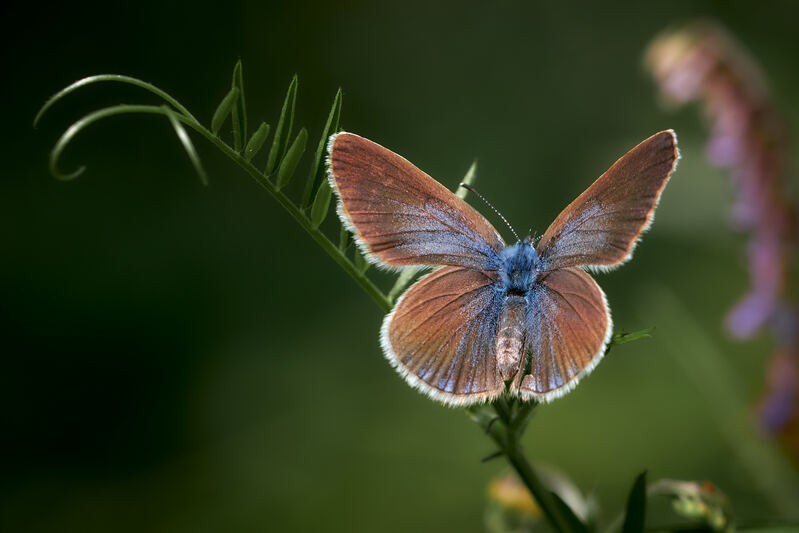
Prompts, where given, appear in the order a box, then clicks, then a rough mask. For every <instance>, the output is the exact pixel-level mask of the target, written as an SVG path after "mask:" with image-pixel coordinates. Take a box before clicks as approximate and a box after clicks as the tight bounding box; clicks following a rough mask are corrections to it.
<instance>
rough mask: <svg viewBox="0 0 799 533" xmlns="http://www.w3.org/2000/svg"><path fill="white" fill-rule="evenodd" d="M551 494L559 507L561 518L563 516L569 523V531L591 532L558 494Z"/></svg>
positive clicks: (573, 532) (576, 532)
mask: <svg viewBox="0 0 799 533" xmlns="http://www.w3.org/2000/svg"><path fill="white" fill-rule="evenodd" d="M550 494H551V495H552V499H553V500H554V501H555V505H557V506H558V509H559V510H560V514H561V516H563V517H564V518H565V520H566V522H567V523H568V525H569V531H571V532H572V533H589V532H590V530H589V529H588V526H586V525H585V524H584V523H583V521H582V520H580V519H579V518H578V517H577V515H576V514H574V511H572V508H571V507H569V505H568V504H567V503H566V502H564V501H563V499H562V498H561V497H560V496H559V495H558V493H557V492H550Z"/></svg>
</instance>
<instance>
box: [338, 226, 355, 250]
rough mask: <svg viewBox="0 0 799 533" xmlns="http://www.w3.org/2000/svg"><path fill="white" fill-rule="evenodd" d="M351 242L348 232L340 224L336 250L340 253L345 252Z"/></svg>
mask: <svg viewBox="0 0 799 533" xmlns="http://www.w3.org/2000/svg"><path fill="white" fill-rule="evenodd" d="M351 241H352V236H351V235H350V230H348V229H347V228H345V227H344V225H343V224H342V226H341V229H340V230H339V234H338V249H339V250H341V251H342V252H343V251H345V250H346V249H347V248H348V247H349V245H350V242H351Z"/></svg>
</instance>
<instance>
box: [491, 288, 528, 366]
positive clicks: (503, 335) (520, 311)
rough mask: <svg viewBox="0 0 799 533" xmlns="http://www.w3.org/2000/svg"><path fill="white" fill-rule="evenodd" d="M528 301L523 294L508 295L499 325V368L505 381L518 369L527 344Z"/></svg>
mask: <svg viewBox="0 0 799 533" xmlns="http://www.w3.org/2000/svg"><path fill="white" fill-rule="evenodd" d="M526 309H527V301H526V299H525V298H524V297H523V296H508V297H507V299H506V300H505V308H504V309H503V310H502V313H501V314H500V317H499V322H498V325H497V339H496V354H497V355H496V357H497V368H498V369H499V373H500V375H501V376H502V379H503V381H507V380H509V379H510V378H512V377H513V376H514V375H515V374H516V373H517V372H518V371H519V366H520V364H521V360H522V352H523V350H524V346H525V338H524V331H525V327H524V320H525V314H526Z"/></svg>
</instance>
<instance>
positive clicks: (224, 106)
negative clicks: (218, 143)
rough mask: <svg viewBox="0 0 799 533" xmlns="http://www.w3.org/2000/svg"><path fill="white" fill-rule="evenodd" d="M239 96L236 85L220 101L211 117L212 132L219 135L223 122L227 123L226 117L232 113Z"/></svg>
mask: <svg viewBox="0 0 799 533" xmlns="http://www.w3.org/2000/svg"><path fill="white" fill-rule="evenodd" d="M238 97H239V90H238V89H237V88H236V87H232V88H231V89H230V90H229V91H228V92H227V94H226V95H225V97H224V98H223V99H222V101H221V102H219V105H218V106H217V107H216V111H214V116H213V118H212V119H211V132H212V133H213V134H214V135H219V130H220V129H222V124H224V123H225V119H227V117H228V115H230V112H231V110H232V109H233V106H235V105H236V98H238Z"/></svg>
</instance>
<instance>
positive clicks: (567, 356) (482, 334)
mask: <svg viewBox="0 0 799 533" xmlns="http://www.w3.org/2000/svg"><path fill="white" fill-rule="evenodd" d="M678 159H679V151H678V149H677V138H676V136H675V134H674V132H673V131H671V130H667V131H662V132H660V133H656V134H655V135H653V136H652V137H650V138H648V139H646V140H645V141H643V142H642V143H640V144H639V145H638V146H636V147H635V148H633V149H632V150H630V151H629V152H627V153H626V154H625V155H624V156H622V157H621V158H620V159H619V160H618V161H616V162H615V163H614V164H613V165H612V166H611V167H610V169H608V170H607V172H605V173H604V174H602V176H600V177H599V178H598V179H597V180H596V181H595V182H594V183H593V184H592V185H591V186H590V187H588V189H586V190H585V191H584V192H583V193H582V194H581V195H580V196H578V197H577V198H576V199H575V200H574V201H573V202H572V203H570V204H569V205H568V206H567V207H566V208H565V209H564V210H563V211H562V212H561V213H560V214H559V215H558V216H557V218H555V221H554V222H553V223H552V224H551V225H550V226H549V228H548V229H547V230H546V231H545V232H544V233H543V235H542V236H541V238H540V240H538V242H537V243H535V242H534V241H533V240H531V239H530V238H525V239H524V240H519V241H518V242H516V243H515V244H511V245H508V244H506V243H505V242H504V241H503V239H502V237H501V236H500V235H499V233H498V232H497V230H496V229H494V227H493V226H492V225H491V224H490V223H489V222H488V221H487V220H486V219H485V218H484V217H483V216H482V215H481V214H480V213H478V212H477V211H476V210H475V209H474V208H472V207H471V206H470V205H469V204H467V203H466V202H465V201H463V200H461V199H460V198H458V197H457V196H456V195H455V194H453V193H452V192H451V191H450V190H449V189H447V188H446V187H444V186H443V185H441V184H440V183H438V182H437V181H435V180H434V179H433V178H431V177H430V176H428V175H427V174H425V173H424V172H422V171H421V170H419V169H418V168H416V167H415V166H414V165H413V164H411V163H410V162H409V161H407V160H406V159H404V158H403V157H401V156H400V155H398V154H395V153H394V152H392V151H390V150H388V149H386V148H384V147H382V146H380V145H379V144H377V143H374V142H372V141H370V140H367V139H365V138H363V137H360V136H358V135H355V134H352V133H346V132H340V133H337V134H335V135H333V136H331V137H330V140H329V142H328V157H327V168H328V180H329V182H330V185H331V187H332V189H333V191H334V192H335V194H336V196H337V198H338V215H339V217H340V219H341V221H342V223H343V224H344V226H345V227H346V228H347V229H348V230H350V231H351V232H352V233H353V236H354V239H355V241H356V243H357V245H358V246H359V248H360V250H361V251H362V253H363V254H364V256H365V257H366V259H367V260H369V261H370V262H372V263H375V264H377V265H380V266H382V267H386V268H391V269H402V268H407V267H419V266H432V267H434V269H433V270H432V271H431V272H430V273H428V274H426V275H425V276H423V277H422V278H420V279H419V280H418V281H416V283H414V284H413V285H412V286H411V287H410V288H409V289H408V290H407V291H406V292H405V293H404V294H403V295H402V296H401V297H400V298H398V299H397V301H396V304H395V305H394V308H393V310H392V311H391V312H390V313H389V314H388V315H387V316H386V318H385V319H384V321H383V325H382V328H381V330H380V344H381V346H382V348H383V351H384V353H385V356H386V358H387V359H388V360H389V361H390V362H391V364H392V365H393V366H394V367H395V368H396V369H397V370H398V371H399V373H400V374H401V375H402V377H403V378H405V380H406V381H407V382H408V383H409V384H410V385H411V386H413V387H415V388H417V389H419V390H421V391H422V392H424V393H426V394H427V395H429V396H430V397H432V398H433V399H435V400H438V401H441V402H442V403H444V404H447V405H451V406H459V405H469V404H473V403H477V402H485V401H490V400H492V399H494V398H496V397H497V396H499V395H501V394H503V393H504V392H505V391H507V392H508V393H510V394H513V395H516V396H519V397H520V398H522V399H523V400H536V401H540V402H548V401H551V400H553V399H555V398H558V397H560V396H562V395H564V394H566V393H567V392H569V391H570V390H572V389H573V388H574V387H575V386H576V385H577V382H578V381H580V379H581V378H582V377H583V376H585V375H587V374H588V373H589V372H591V370H593V369H594V367H595V366H596V365H597V363H599V361H600V360H601V359H602V356H603V355H604V353H605V349H606V347H607V344H608V341H609V340H610V338H611V333H612V330H613V323H612V320H611V316H610V309H609V307H608V303H607V299H606V298H605V294H604V293H603V292H602V289H601V288H600V287H599V285H597V283H596V282H595V281H594V279H593V278H592V277H591V276H590V275H589V274H588V273H587V272H586V270H585V269H591V270H595V271H605V270H608V269H612V268H614V267H617V266H619V265H621V264H622V263H624V262H626V261H627V260H629V259H630V257H631V255H632V251H633V248H634V247H635V245H636V242H637V241H638V238H639V237H640V235H641V233H643V232H644V231H645V230H646V229H647V228H648V227H649V226H650V224H651V223H652V219H653V216H654V211H655V208H656V207H657V205H658V202H659V200H660V196H661V193H662V192H663V189H664V187H665V186H666V183H667V182H668V180H669V177H670V176H671V174H672V172H673V171H674V169H675V167H676V164H677V160H678Z"/></svg>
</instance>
